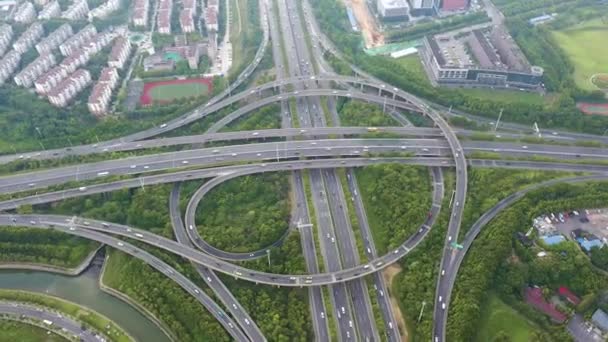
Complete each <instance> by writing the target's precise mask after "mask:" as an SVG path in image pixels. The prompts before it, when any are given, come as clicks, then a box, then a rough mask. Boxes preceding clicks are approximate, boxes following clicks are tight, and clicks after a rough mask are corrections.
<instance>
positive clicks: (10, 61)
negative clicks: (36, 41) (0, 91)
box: [0, 50, 21, 85]
mask: <svg viewBox="0 0 608 342" xmlns="http://www.w3.org/2000/svg"><path fill="white" fill-rule="evenodd" d="M20 61H21V54H20V53H19V52H17V51H15V50H11V51H9V52H8V53H7V54H6V55H5V56H4V57H3V58H2V59H0V85H2V84H4V82H5V81H6V80H7V79H8V78H9V77H10V76H11V75H12V74H13V72H15V69H17V67H18V66H19V62H20Z"/></svg>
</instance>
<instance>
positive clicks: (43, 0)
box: [34, 0, 49, 7]
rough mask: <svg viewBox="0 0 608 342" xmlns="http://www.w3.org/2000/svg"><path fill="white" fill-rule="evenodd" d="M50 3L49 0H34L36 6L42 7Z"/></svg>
mask: <svg viewBox="0 0 608 342" xmlns="http://www.w3.org/2000/svg"><path fill="white" fill-rule="evenodd" d="M48 3H49V0H34V4H36V5H38V6H41V7H42V6H44V5H46V4H48Z"/></svg>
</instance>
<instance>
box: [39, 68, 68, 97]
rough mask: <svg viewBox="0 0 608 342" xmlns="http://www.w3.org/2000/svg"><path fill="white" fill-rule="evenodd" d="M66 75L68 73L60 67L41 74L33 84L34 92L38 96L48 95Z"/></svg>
mask: <svg viewBox="0 0 608 342" xmlns="http://www.w3.org/2000/svg"><path fill="white" fill-rule="evenodd" d="M67 75H68V71H67V70H66V69H64V68H62V67H60V66H56V67H54V68H52V69H51V70H49V71H47V72H45V73H44V74H42V76H40V77H38V79H37V80H36V82H34V87H35V88H36V92H37V93H38V94H40V95H46V94H48V93H49V92H50V91H51V90H52V89H53V88H54V87H55V86H56V85H57V84H59V82H61V81H62V80H63V79H64V78H66V77H67Z"/></svg>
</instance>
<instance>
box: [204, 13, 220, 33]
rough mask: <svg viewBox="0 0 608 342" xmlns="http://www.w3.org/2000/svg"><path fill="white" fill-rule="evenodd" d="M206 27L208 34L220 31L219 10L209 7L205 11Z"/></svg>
mask: <svg viewBox="0 0 608 342" xmlns="http://www.w3.org/2000/svg"><path fill="white" fill-rule="evenodd" d="M205 27H206V28H207V32H211V31H215V32H217V30H218V24H217V10H216V9H215V8H214V7H207V10H206V11H205Z"/></svg>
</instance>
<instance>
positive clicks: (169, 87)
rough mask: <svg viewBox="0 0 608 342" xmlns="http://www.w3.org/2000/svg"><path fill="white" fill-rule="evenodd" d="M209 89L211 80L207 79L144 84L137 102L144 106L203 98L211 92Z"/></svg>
mask: <svg viewBox="0 0 608 342" xmlns="http://www.w3.org/2000/svg"><path fill="white" fill-rule="evenodd" d="M211 88H212V83H211V80H210V79H207V78H192V79H186V80H170V81H158V82H149V83H146V84H144V90H143V93H142V95H141V97H140V99H139V102H140V103H141V104H142V105H144V106H146V105H150V104H152V103H154V102H160V103H168V102H171V101H173V100H176V99H179V98H183V97H192V96H205V95H208V94H209V93H210V92H211Z"/></svg>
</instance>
